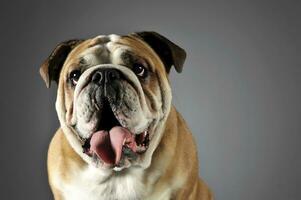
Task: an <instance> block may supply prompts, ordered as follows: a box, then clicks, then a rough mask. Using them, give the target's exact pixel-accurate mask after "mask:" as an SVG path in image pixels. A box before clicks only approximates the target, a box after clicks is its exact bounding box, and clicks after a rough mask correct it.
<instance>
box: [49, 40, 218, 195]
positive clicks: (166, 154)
mask: <svg viewBox="0 0 301 200" xmlns="http://www.w3.org/2000/svg"><path fill="white" fill-rule="evenodd" d="M97 42H98V41H97V40H95V39H91V40H87V41H85V42H83V43H81V44H80V45H79V46H78V47H76V48H75V49H74V50H73V51H72V52H71V53H70V54H69V56H68V58H67V60H66V62H65V64H64V67H63V69H62V71H61V76H60V83H61V84H60V85H59V89H58V95H62V96H63V97H64V100H65V101H64V103H65V107H66V108H67V112H68V111H70V110H72V109H70V107H71V106H72V101H73V92H72V91H71V89H70V88H68V86H67V84H65V79H66V77H65V74H67V73H68V70H71V69H72V68H75V67H76V66H77V64H78V62H79V61H78V57H77V56H78V55H79V53H80V52H82V51H83V50H85V49H86V48H88V47H90V46H91V45H95V44H96V43H97ZM120 42H121V43H122V44H127V45H129V46H131V47H133V49H136V50H137V54H138V55H140V56H141V57H143V58H146V59H147V61H148V62H149V63H150V64H151V66H156V68H155V69H153V70H154V71H155V73H154V75H153V76H154V77H152V78H151V79H150V81H151V82H150V83H149V84H145V85H144V86H143V87H144V90H145V91H146V92H149V93H151V95H148V96H150V97H151V96H152V95H162V93H163V91H162V88H160V81H161V79H163V78H166V77H167V74H166V72H165V69H164V66H163V64H162V62H161V61H160V59H159V58H158V56H156V54H155V53H154V52H153V51H152V49H151V48H149V47H148V46H147V45H145V43H144V42H143V41H141V40H138V39H137V38H135V37H134V36H127V37H123V38H122V39H121V40H120ZM138 50H139V51H138ZM160 90H161V91H160ZM146 95H147V94H146ZM148 103H149V104H151V103H152V102H151V101H149V102H148ZM150 107H152V108H153V107H154V106H150ZM70 115H72V113H68V114H67V117H69V116H70ZM67 121H68V120H67ZM87 165H88V164H87V163H86V162H85V161H84V160H83V159H82V158H81V157H80V156H79V155H78V154H77V153H76V152H75V151H74V150H73V148H72V147H71V146H70V144H69V142H68V141H67V139H66V137H65V135H64V133H63V131H62V129H58V130H57V132H56V134H55V136H54V137H53V139H52V141H51V143H50V146H49V151H48V176H49V182H50V186H51V189H52V191H53V194H54V198H55V199H56V200H62V194H61V191H60V188H59V186H58V185H57V184H56V180H58V179H59V180H60V181H63V182H64V183H68V182H70V181H71V180H72V177H73V176H76V174H78V173H79V172H80V171H81V170H82V169H83V168H85V167H87ZM198 168H199V166H198V159H197V152H196V145H195V142H194V140H193V137H192V134H191V132H190V130H189V129H188V128H187V126H186V123H185V121H184V119H183V118H182V117H181V115H180V114H179V113H178V112H177V111H176V109H175V108H174V107H172V108H171V110H170V113H169V115H168V118H167V121H166V124H165V130H164V134H163V137H162V139H161V141H160V143H159V145H158V147H157V148H156V150H155V152H154V154H153V156H152V162H151V165H150V167H149V168H147V169H146V170H145V172H144V177H143V182H144V184H145V185H146V188H153V190H152V191H146V192H147V193H148V194H146V196H147V197H148V198H150V199H152V198H153V197H155V196H156V195H157V194H160V193H161V192H162V191H164V190H166V189H168V188H169V187H170V186H172V187H170V188H174V190H173V191H171V193H172V199H175V200H184V199H185V200H186V199H188V200H197V199H199V200H211V199H213V197H212V194H211V192H210V190H209V189H208V187H207V186H206V184H205V183H204V182H203V181H202V180H201V179H200V178H199V174H198ZM158 171H159V172H160V175H159V176H158V175H157V173H158ZM154 176H158V177H157V179H154Z"/></svg>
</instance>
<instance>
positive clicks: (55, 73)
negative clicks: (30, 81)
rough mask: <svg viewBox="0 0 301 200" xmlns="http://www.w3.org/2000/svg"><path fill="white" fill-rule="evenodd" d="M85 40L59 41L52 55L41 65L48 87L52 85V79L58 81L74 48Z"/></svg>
mask: <svg viewBox="0 0 301 200" xmlns="http://www.w3.org/2000/svg"><path fill="white" fill-rule="evenodd" d="M82 41H83V40H77V39H74V40H68V41H65V42H61V43H59V44H58V45H57V46H56V47H55V48H54V50H53V51H52V52H51V54H50V56H49V57H48V58H47V59H46V60H45V61H44V63H43V64H42V66H41V67H40V74H41V76H42V78H43V80H44V81H45V83H46V86H47V88H49V87H50V83H51V81H56V82H57V83H58V80H59V75H60V71H61V68H62V66H63V64H64V62H65V60H66V58H67V56H68V54H69V53H70V52H71V50H72V49H74V48H75V47H76V46H77V45H78V44H79V43H81V42H82Z"/></svg>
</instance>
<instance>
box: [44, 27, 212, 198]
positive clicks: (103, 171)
mask: <svg viewBox="0 0 301 200" xmlns="http://www.w3.org/2000/svg"><path fill="white" fill-rule="evenodd" d="M185 58H186V52H185V51H184V50H183V49H182V48H181V47H179V46H178V45H176V44H175V43H173V42H171V41H170V40H168V39H167V38H166V37H164V36H162V35H160V34H158V33H156V32H150V31H144V32H136V33H131V34H128V35H122V36H119V35H115V34H111V35H107V36H106V35H100V36H97V37H94V38H91V39H75V40H68V41H65V42H62V43H60V44H58V45H57V46H56V47H55V49H54V50H53V51H52V53H51V54H50V56H49V57H48V58H47V59H46V60H45V61H44V63H43V64H42V66H41V67H40V74H41V76H42V78H43V80H44V81H45V83H46V86H47V87H48V88H49V87H50V85H51V82H52V81H55V82H57V84H58V90H57V99H56V104H55V105H56V111H57V115H58V119H59V121H60V128H59V129H58V130H57V132H56V133H55V135H54V136H53V138H52V140H51V143H50V145H49V150H48V161H47V169H48V178H49V184H50V187H51V190H52V193H53V195H54V199H55V200H63V199H64V200H101V199H104V200H142V199H145V200H160V199H162V200H168V199H177V200H178V199H180V200H182V199H183V200H184V199H185V200H196V199H200V200H211V199H213V195H212V193H211V192H210V189H209V188H208V187H207V185H206V184H205V183H204V181H203V180H202V179H200V178H199V175H198V159H197V150H196V145H195V142H194V139H193V136H192V134H191V132H190V130H189V129H188V127H187V125H186V123H185V121H184V119H183V118H182V117H181V115H180V114H179V113H178V111H177V110H176V108H175V107H174V106H173V105H172V92H171V87H170V82H169V78H168V75H169V73H170V70H171V67H172V66H173V67H174V68H175V70H176V71H177V72H181V71H182V68H183V64H184V61H185Z"/></svg>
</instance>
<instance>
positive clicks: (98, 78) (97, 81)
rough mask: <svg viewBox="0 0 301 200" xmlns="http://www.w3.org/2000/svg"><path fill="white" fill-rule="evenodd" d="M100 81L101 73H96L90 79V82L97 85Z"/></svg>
mask: <svg viewBox="0 0 301 200" xmlns="http://www.w3.org/2000/svg"><path fill="white" fill-rule="evenodd" d="M101 80H102V73H101V72H96V73H95V74H94V75H93V77H92V81H93V82H94V83H97V84H99V83H100V82H101Z"/></svg>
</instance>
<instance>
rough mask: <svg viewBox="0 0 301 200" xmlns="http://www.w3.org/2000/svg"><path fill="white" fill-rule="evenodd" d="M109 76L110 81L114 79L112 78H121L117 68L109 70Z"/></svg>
mask: <svg viewBox="0 0 301 200" xmlns="http://www.w3.org/2000/svg"><path fill="white" fill-rule="evenodd" d="M107 76H108V77H107V78H108V80H110V81H112V80H115V79H119V78H120V74H119V72H118V71H117V70H114V69H113V70H109V71H108V72H107Z"/></svg>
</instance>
